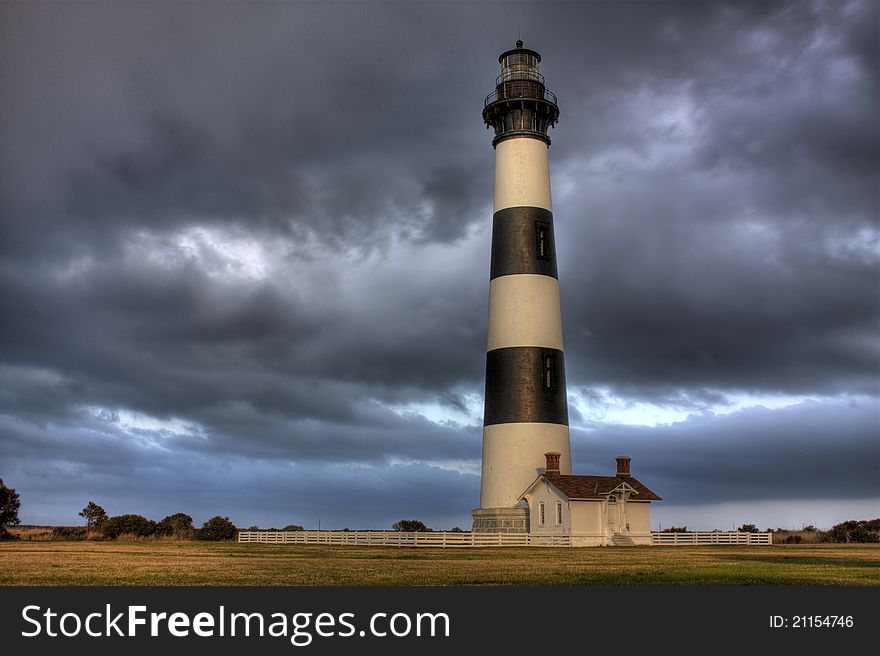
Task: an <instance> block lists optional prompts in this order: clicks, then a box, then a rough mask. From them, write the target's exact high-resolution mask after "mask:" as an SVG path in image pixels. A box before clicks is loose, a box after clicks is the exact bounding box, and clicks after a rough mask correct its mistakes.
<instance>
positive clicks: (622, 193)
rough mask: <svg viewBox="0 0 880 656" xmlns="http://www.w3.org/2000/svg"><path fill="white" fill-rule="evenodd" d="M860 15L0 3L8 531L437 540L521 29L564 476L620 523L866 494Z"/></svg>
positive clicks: (792, 515)
mask: <svg viewBox="0 0 880 656" xmlns="http://www.w3.org/2000/svg"><path fill="white" fill-rule="evenodd" d="M878 25H880V14H878V7H877V5H876V4H875V3H871V2H854V1H851V2H763V1H762V2H696V1H693V2H662V1H658V2H588V3H568V2H563V3H555V2H546V1H544V2H535V3H530V2H514V3H503V4H499V3H493V2H454V1H451V2H412V3H401V2H332V1H331V2H321V3H316V2H289V3H285V2H251V3H244V2H242V3H234V2H207V3H195V2H180V3H177V2H161V3H158V2H157V3H146V2H126V3H103V2H70V3H58V2H40V1H36V2H30V3H20V2H6V3H2V4H0V92H2V97H3V102H2V103H0V143H2V144H3V145H2V148H0V478H2V479H3V480H4V482H5V483H6V484H7V485H8V486H10V487H14V488H16V490H17V491H18V492H19V494H20V496H21V513H20V516H21V521H22V522H23V523H33V524H77V523H80V522H81V521H82V520H81V518H79V517H78V516H77V513H78V512H79V511H80V510H81V509H82V508H83V507H84V506H85V505H86V504H87V503H88V502H89V501H90V500H91V501H95V502H97V503H99V504H100V505H102V506H103V507H104V508H105V509H106V510H107V512H108V513H109V514H111V515H113V514H123V513H138V514H143V515H146V516H148V517H151V518H153V519H157V520H158V519H161V518H162V517H164V516H166V515H169V514H172V513H175V512H186V513H189V514H190V515H192V516H193V518H194V519H195V520H196V522H197V523H201V522H203V521H205V520H206V519H208V518H209V517H211V516H214V515H218V514H219V515H224V516H229V517H230V518H231V519H232V520H233V521H234V522H235V523H236V524H237V525H239V526H242V527H247V526H252V525H258V526H261V527H270V526H284V525H286V524H290V523H294V524H301V525H304V526H305V527H307V528H317V527H318V524H319V522H320V525H321V527H322V528H343V527H350V528H364V529H372V528H378V529H384V528H390V526H391V524H392V523H393V522H395V521H397V520H399V519H402V518H418V519H421V520H423V521H425V522H426V523H427V524H428V525H429V526H431V527H433V528H435V529H442V528H451V527H453V526H460V527H463V528H468V527H469V526H470V522H471V519H470V510H471V509H473V508H475V507H477V506H478V505H479V468H480V454H481V431H482V429H481V426H482V394H483V384H484V367H485V348H486V326H487V316H488V311H487V302H488V280H489V248H490V236H491V235H490V230H491V218H492V184H493V175H494V171H493V169H494V152H493V149H492V146H491V138H492V135H491V133H490V132H487V130H486V128H485V126H484V125H483V123H482V120H481V117H480V112H481V111H482V107H483V100H484V98H485V96H486V95H487V94H488V93H489V92H491V91H492V90H493V85H494V79H495V76H496V75H497V74H498V70H497V67H498V62H497V57H498V55H499V54H500V53H501V52H502V51H504V50H506V49H509V48H512V47H513V46H514V42H515V41H516V39H517V38H518V37H521V38H522V39H523V41H524V42H525V45H526V47H528V48H534V49H536V50H538V51H539V52H540V53H541V54H542V56H543V62H542V72H543V73H544V75H545V77H546V80H547V86H548V88H549V89H551V90H552V91H554V92H555V93H556V94H557V95H558V97H559V105H560V110H561V115H560V121H559V124H558V126H557V127H556V128H555V130H553V131H552V132H551V138H552V140H553V144H552V146H551V148H550V166H551V183H552V188H553V200H554V217H555V223H556V233H557V240H558V242H557V248H558V260H559V278H560V286H561V294H562V311H563V325H564V338H565V350H566V373H567V378H568V381H567V382H568V390H569V407H570V420H571V436H572V457H573V468H574V471H575V472H576V473H581V474H592V475H603V474H605V475H612V474H613V472H614V456H615V455H620V454H627V455H630V456H631V457H632V458H633V461H632V471H633V475H634V476H636V477H637V478H638V479H639V480H641V481H642V482H643V483H645V484H646V485H648V486H649V487H650V488H652V489H653V490H655V491H656V492H657V493H658V494H660V496H662V497H663V499H664V500H663V502H662V503H660V504H658V505H655V506H654V508H653V509H652V526H653V527H654V528H655V529H656V528H658V527H660V526H667V527H668V526H671V525H675V526H685V525H686V526H688V527H690V528H692V529H713V528H721V529H731V528H734V527H735V526H738V525H740V524H742V523H755V524H757V525H759V527H760V528H766V527H774V528H775V527H783V528H787V527H796V528H799V527H800V526H802V525H804V524H814V525H816V526H820V527H828V526H831V525H832V524H834V523H837V522H839V521H843V520H847V519H865V518H869V517H876V516H880V405H878V396H880V387H878V381H880V376H878V375H880V356H878V354H880V348H878V347H880V332H878V327H880V321H878V319H880V294H878V292H880V286H878V282H880V269H878V263H880V218H878V216H880V212H878V209H880V199H878V191H877V190H878V188H880V185H878V182H880V137H878V134H880V122H878V116H880V79H878V70H880V66H878V64H880V57H878V42H880V38H878Z"/></svg>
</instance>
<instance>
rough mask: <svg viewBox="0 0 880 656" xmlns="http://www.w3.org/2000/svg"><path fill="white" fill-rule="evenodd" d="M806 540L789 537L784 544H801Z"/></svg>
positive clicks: (794, 536)
mask: <svg viewBox="0 0 880 656" xmlns="http://www.w3.org/2000/svg"><path fill="white" fill-rule="evenodd" d="M803 541H804V539H803V538H802V537H801V536H800V535H789V536H787V537H786V538H785V539H784V540H783V541H782V544H800V543H801V542H803Z"/></svg>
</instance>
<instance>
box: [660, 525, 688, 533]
mask: <svg viewBox="0 0 880 656" xmlns="http://www.w3.org/2000/svg"><path fill="white" fill-rule="evenodd" d="M660 532H661V533H687V532H688V527H687V526H670V527H669V528H664V529H663V530H662V531H660Z"/></svg>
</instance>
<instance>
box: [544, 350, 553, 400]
mask: <svg viewBox="0 0 880 656" xmlns="http://www.w3.org/2000/svg"><path fill="white" fill-rule="evenodd" d="M544 391H546V392H555V391H556V354H555V353H551V352H548V351H545V352H544Z"/></svg>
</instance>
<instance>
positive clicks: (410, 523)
mask: <svg viewBox="0 0 880 656" xmlns="http://www.w3.org/2000/svg"><path fill="white" fill-rule="evenodd" d="M391 528H393V529H394V530H395V531H403V532H405V533H415V532H416V531H430V530H431V529H429V528H428V527H427V526H425V524H424V522H421V521H419V520H418V519H401V520H400V521H399V522H397V523H395V524H394V525H393V526H392V527H391Z"/></svg>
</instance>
